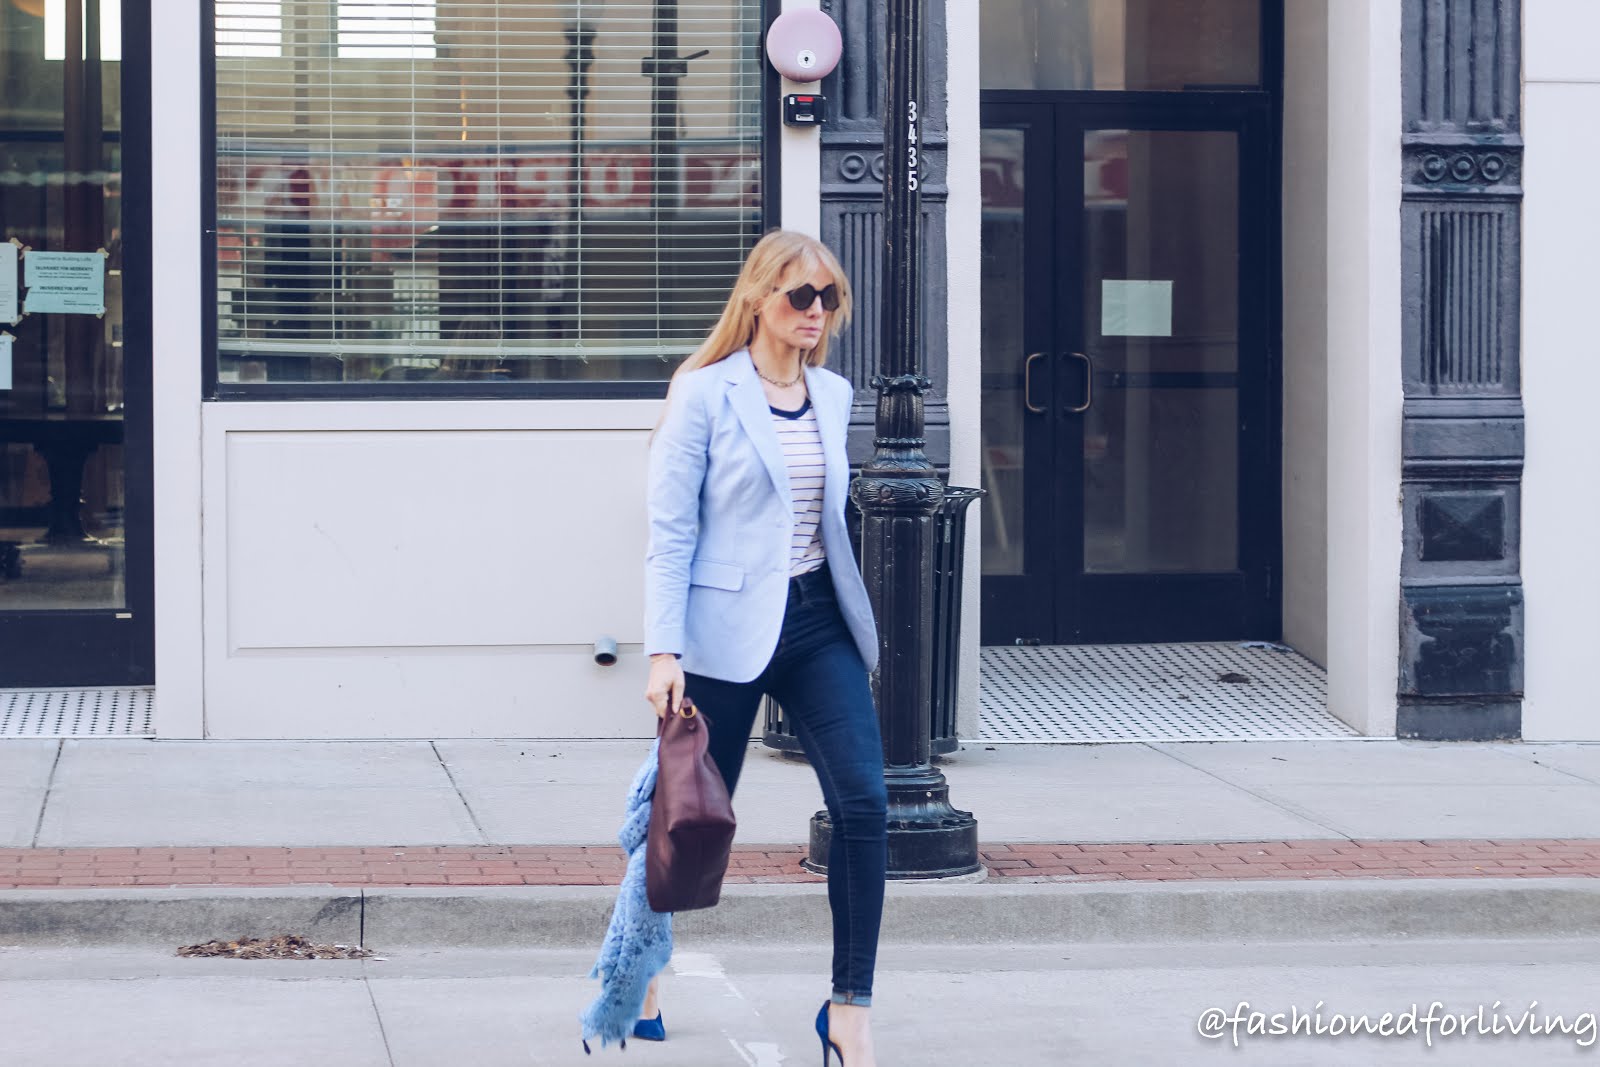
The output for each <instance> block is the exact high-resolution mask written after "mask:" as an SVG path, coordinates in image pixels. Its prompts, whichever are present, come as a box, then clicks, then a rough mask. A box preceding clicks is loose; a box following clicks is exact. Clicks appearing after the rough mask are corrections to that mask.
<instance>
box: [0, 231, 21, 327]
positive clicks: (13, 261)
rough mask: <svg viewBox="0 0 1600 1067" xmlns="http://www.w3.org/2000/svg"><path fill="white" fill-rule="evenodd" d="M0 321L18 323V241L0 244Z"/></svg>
mask: <svg viewBox="0 0 1600 1067" xmlns="http://www.w3.org/2000/svg"><path fill="white" fill-rule="evenodd" d="M0 322H5V323H10V324H11V325H13V326H15V325H16V324H17V243H16V242H15V241H6V242H4V243H3V244H0Z"/></svg>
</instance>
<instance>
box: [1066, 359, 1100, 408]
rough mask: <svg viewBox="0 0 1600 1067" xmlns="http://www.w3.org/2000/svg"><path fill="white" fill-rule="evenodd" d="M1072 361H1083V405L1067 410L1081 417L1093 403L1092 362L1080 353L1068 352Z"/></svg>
mask: <svg viewBox="0 0 1600 1067" xmlns="http://www.w3.org/2000/svg"><path fill="white" fill-rule="evenodd" d="M1067 355H1069V356H1071V357H1072V358H1073V359H1081V360H1083V403H1082V404H1079V405H1078V406H1077V407H1069V408H1068V409H1067V410H1068V411H1069V412H1071V413H1072V414H1074V415H1082V414H1083V413H1084V412H1085V411H1088V410H1089V405H1090V404H1093V403H1094V360H1092V359H1090V358H1089V357H1088V356H1086V355H1084V354H1083V353H1082V352H1068V353H1067Z"/></svg>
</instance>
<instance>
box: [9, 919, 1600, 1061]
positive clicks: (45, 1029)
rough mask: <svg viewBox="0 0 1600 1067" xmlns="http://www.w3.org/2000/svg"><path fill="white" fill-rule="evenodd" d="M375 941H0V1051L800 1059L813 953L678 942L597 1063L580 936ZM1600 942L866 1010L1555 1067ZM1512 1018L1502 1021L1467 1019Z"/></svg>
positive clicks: (997, 969)
mask: <svg viewBox="0 0 1600 1067" xmlns="http://www.w3.org/2000/svg"><path fill="white" fill-rule="evenodd" d="M373 947H375V948H378V949H379V950H380V952H381V954H382V955H381V958H379V959H372V960H362V961H315V962H289V961H236V960H217V959H183V958H178V957H176V956H172V955H167V954H166V953H165V952H164V951H162V950H156V949H114V950H107V949H83V950H63V949H49V948H16V947H3V946H0V1063H4V1064H5V1065H6V1067H147V1065H150V1067H154V1065H161V1067H176V1065H182V1067H189V1065H200V1064H218V1065H223V1064H226V1065H228V1067H269V1065H271V1067H279V1065H285V1067H286V1065H291V1064H292V1065H295V1067H301V1065H304V1064H307V1063H316V1064H328V1065H330V1067H455V1065H470V1067H502V1065H513V1064H515V1065H527V1064H580V1063H586V1064H598V1063H603V1062H606V1061H607V1060H611V1061H614V1062H619V1063H631V1064H635V1065H636V1067H638V1065H645V1064H657V1065H695V1067H716V1065H721V1064H727V1065H730V1067H741V1065H742V1067H778V1065H788V1064H814V1063H816V1062H818V1059H817V1057H818V1055H819V1053H820V1047H819V1045H818V1044H817V1041H816V1038H815V1036H814V1035H813V1034H812V1032H811V1020H812V1018H813V1017H814V1015H815V1013H816V1008H817V1005H818V1004H819V1003H820V1002H821V1000H822V998H823V996H824V994H825V992H826V990H827V981H826V973H827V957H826V950H825V949H824V948H821V947H810V946H808V947H804V948H785V947H781V946H778V947H775V946H762V947H759V948H753V947H748V946H740V945H727V944H715V943H698V944H681V945H680V947H679V951H678V954H677V955H676V956H675V958H674V961H673V965H672V970H671V972H670V973H669V975H668V977H667V979H666V983H665V985H666V989H665V994H664V1009H663V1011H664V1018H665V1022H666V1026H667V1030H668V1037H669V1039H668V1041H667V1042H666V1043H664V1044H659V1045H656V1044H650V1043H646V1042H641V1041H632V1042H629V1044H628V1048H627V1049H626V1050H625V1051H620V1050H618V1049H617V1048H616V1047H615V1046H613V1047H611V1048H608V1049H606V1050H604V1051H602V1050H600V1049H598V1047H597V1048H596V1051H595V1054H594V1056H593V1057H585V1056H584V1054H583V1051H582V1049H581V1048H580V1046H579V1042H578V1025H577V1014H578V1012H579V1011H580V1010H581V1008H582V1007H583V1006H584V1004H585V1003H586V1002H587V1000H588V998H589V997H590V996H592V995H593V992H594V990H595V988H596V983H594V982H592V981H590V980H589V979H587V978H586V977H585V975H586V973H587V971H588V967H589V964H590V963H591V962H592V958H591V956H590V954H589V953H588V952H587V951H577V950H565V949H564V950H546V951H489V950H472V951H464V950H456V949H450V950H438V949H427V950H424V949H417V950H406V949H404V948H399V947H395V948H390V949H384V948H383V946H373ZM1597 950H1600V943H1596V942H1590V941H1563V940H1557V939H1550V940H1541V941H1488V940H1479V941H1461V940H1455V941H1406V940H1391V941H1388V942H1385V943H1382V944H1374V943H1321V944H1253V945H1244V944H1194V943H1189V944H1181V945H1179V944H1169V945H1157V944H1144V945H1105V944H1096V945H1082V944H1039V945H1030V946H1023V947H1019V946H1017V945H992V946H991V945H981V944H979V945H966V946H960V947H950V946H941V947H923V946H908V945H893V946H886V947H885V948H884V949H883V951H882V955H881V958H880V962H879V971H878V981H877V987H876V990H875V996H876V1001H877V1003H876V1005H875V1007H874V1009H873V1010H874V1019H875V1027H876V1033H877V1037H878V1043H879V1052H880V1062H881V1063H882V1064H883V1067H910V1065H930V1064H931V1065H937V1067H946V1065H949V1067H956V1065H963V1064H983V1065H1035V1064H1037V1065H1056V1064H1062V1065H1065V1064H1091V1063H1092V1064H1111V1065H1120V1064H1163V1065H1166V1064H1207V1063H1229V1064H1272V1065H1280V1067H1281V1065H1296V1064H1305V1065H1335V1064H1337V1065H1340V1067H1344V1065H1349V1064H1369V1063H1370V1064H1430V1065H1436V1064H1474V1065H1476V1064H1526V1063H1566V1062H1571V1061H1575V1060H1579V1059H1591V1058H1592V1057H1595V1056H1600V1040H1596V1034H1595V1022H1594V1018H1593V1015H1592V1014H1589V1013H1593V1012H1595V1011H1596V1010H1600V971H1597V970H1596V968H1595V967H1594V963H1593V961H1594V959H1595V957H1596V953H1597ZM1435 1002H1437V1003H1438V1007H1436V1008H1433V1009H1432V1015H1433V1016H1434V1017H1435V1021H1434V1022H1433V1023H1432V1024H1431V1026H1429V1024H1428V1023H1427V1017H1428V1015H1429V1014H1430V1005H1432V1004H1434V1003H1435ZM1241 1003H1244V1004H1246V1005H1248V1007H1247V1008H1246V1009H1245V1011H1246V1013H1248V1012H1250V1011H1255V1012H1260V1013H1263V1015H1264V1018H1263V1020H1262V1023H1261V1025H1265V1026H1269V1027H1270V1025H1271V1022H1272V1020H1271V1018H1270V1017H1271V1016H1272V1015H1273V1014H1274V1013H1281V1015H1282V1019H1281V1020H1280V1021H1281V1023H1282V1024H1283V1025H1285V1026H1288V1025H1292V1020H1293V1015H1292V1014H1291V1013H1293V1012H1295V1011H1298V1012H1300V1013H1302V1014H1303V1016H1305V1017H1306V1018H1305V1021H1303V1022H1302V1023H1301V1031H1302V1032H1301V1033H1299V1034H1295V1035H1288V1034H1286V1035H1281V1036H1268V1035H1263V1034H1253V1033H1251V1032H1249V1031H1250V1026H1249V1022H1248V1017H1247V1018H1246V1021H1245V1022H1241V1023H1240V1024H1239V1026H1238V1044H1237V1046H1235V1044H1234V1042H1233V1037H1232V1035H1233V1032H1234V1031H1233V1028H1232V1026H1231V1024H1229V1023H1228V1022H1226V1021H1225V1020H1224V1021H1222V1022H1221V1023H1217V1022H1216V1020H1215V1018H1214V1017H1212V1018H1209V1019H1208V1020H1207V1021H1208V1022H1209V1023H1210V1024H1211V1025H1212V1026H1213V1028H1214V1029H1219V1030H1220V1036H1216V1037H1210V1038H1207V1037H1202V1036H1201V1035H1200V1034H1199V1032H1198V1028H1199V1025H1200V1023H1201V1020H1202V1017H1203V1013H1204V1012H1205V1011H1206V1010H1207V1009H1211V1008H1216V1009H1221V1011H1222V1012H1223V1013H1224V1014H1225V1015H1230V1014H1234V1013H1235V1010H1236V1009H1237V1008H1239V1006H1240V1004H1241ZM1319 1005H1320V1006H1319ZM1480 1006H1481V1009H1482V1013H1481V1015H1480V1014H1479V1009H1480ZM1530 1008H1531V1012H1530ZM1408 1011H1414V1013H1415V1015H1414V1016H1413V1018H1414V1023H1413V1026H1412V1028H1411V1030H1410V1032H1407V1028H1406V1024H1405V1019H1406V1013H1407V1012H1408ZM1385 1012H1387V1013H1391V1015H1392V1016H1393V1017H1394V1018H1392V1019H1391V1021H1390V1023H1389V1028H1390V1029H1397V1030H1400V1031H1401V1032H1400V1033H1398V1034H1395V1035H1393V1036H1381V1035H1373V1034H1361V1035H1359V1036H1349V1035H1348V1034H1343V1035H1335V1034H1333V1033H1330V1031H1335V1030H1339V1029H1341V1028H1342V1025H1343V1024H1341V1023H1340V1022H1338V1021H1336V1017H1338V1018H1339V1019H1345V1020H1347V1019H1348V1017H1349V1016H1350V1015H1352V1014H1354V1015H1363V1014H1364V1015H1366V1016H1367V1018H1368V1019H1369V1020H1370V1022H1371V1024H1372V1025H1373V1026H1380V1025H1382V1016H1383V1014H1384V1013H1385ZM1447 1014H1448V1015H1450V1016H1451V1021H1450V1022H1444V1021H1443V1018H1442V1017H1443V1016H1445V1015H1447ZM1466 1014H1470V1015H1471V1016H1472V1019H1471V1020H1470V1022H1469V1023H1468V1025H1467V1029H1469V1030H1470V1031H1471V1033H1469V1034H1465V1035H1464V1034H1463V1033H1462V1032H1461V1023H1460V1020H1459V1016H1461V1015H1466ZM1556 1014H1559V1015H1561V1016H1562V1017H1563V1022H1564V1025H1565V1026H1566V1027H1567V1028H1568V1030H1569V1031H1570V1032H1567V1033H1560V1032H1555V1033H1547V1034H1529V1033H1528V1032H1527V1029H1528V1027H1529V1026H1530V1025H1531V1026H1534V1027H1535V1028H1537V1029H1545V1028H1549V1027H1552V1026H1553V1024H1552V1023H1551V1022H1550V1021H1549V1019H1548V1017H1549V1016H1553V1015H1556ZM1518 1023H1520V1024H1521V1026H1522V1029H1523V1032H1522V1033H1521V1034H1519V1035H1516V1036H1513V1035H1512V1034H1511V1033H1509V1032H1502V1033H1499V1034H1494V1033H1481V1032H1480V1031H1482V1030H1490V1031H1492V1030H1494V1029H1495V1028H1496V1027H1501V1028H1507V1027H1510V1026H1511V1025H1514V1024H1518ZM1311 1030H1321V1031H1322V1032H1321V1033H1320V1034H1318V1033H1312V1032H1308V1031H1311ZM1427 1034H1431V1039H1432V1046H1431V1047H1430V1046H1429V1042H1428V1038H1427V1036H1426V1035H1427ZM835 1062H837V1061H835Z"/></svg>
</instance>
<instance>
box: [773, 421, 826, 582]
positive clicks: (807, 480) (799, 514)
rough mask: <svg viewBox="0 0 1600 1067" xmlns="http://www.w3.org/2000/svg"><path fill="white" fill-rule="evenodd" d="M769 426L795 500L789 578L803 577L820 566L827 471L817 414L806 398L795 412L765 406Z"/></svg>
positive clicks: (822, 558) (822, 557)
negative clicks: (778, 446) (768, 411)
mask: <svg viewBox="0 0 1600 1067" xmlns="http://www.w3.org/2000/svg"><path fill="white" fill-rule="evenodd" d="M768 408H769V410H771V412H772V425H773V428H774V429H776V430H777V431H778V443H779V444H780V445H782V446H783V460H784V463H785V464H786V465H787V466H788V468H789V494H790V495H791V496H792V497H793V498H794V536H793V537H792V538H791V540H790V542H789V574H790V576H791V577H792V576H794V575H796V574H804V573H805V572H807V571H811V570H816V569H817V568H818V567H820V566H822V563H823V560H824V559H825V558H826V557H825V556H824V555H823V551H822V536H821V532H820V530H819V526H820V524H821V522H822V485H823V481H824V478H825V471H826V468H825V467H824V465H823V459H822V436H821V434H820V433H819V432H818V431H817V413H816V412H815V411H814V410H813V409H812V407H811V398H810V397H806V399H805V402H804V403H802V404H801V405H800V410H798V411H784V410H782V409H781V408H775V407H772V406H771V405H768Z"/></svg>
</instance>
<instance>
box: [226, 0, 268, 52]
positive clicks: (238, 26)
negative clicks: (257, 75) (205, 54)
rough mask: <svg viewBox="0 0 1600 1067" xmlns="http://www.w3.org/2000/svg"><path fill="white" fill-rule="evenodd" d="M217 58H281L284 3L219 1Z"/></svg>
mask: <svg viewBox="0 0 1600 1067" xmlns="http://www.w3.org/2000/svg"><path fill="white" fill-rule="evenodd" d="M216 3H217V55H219V56H281V55H282V54H283V2H282V0H216Z"/></svg>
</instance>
